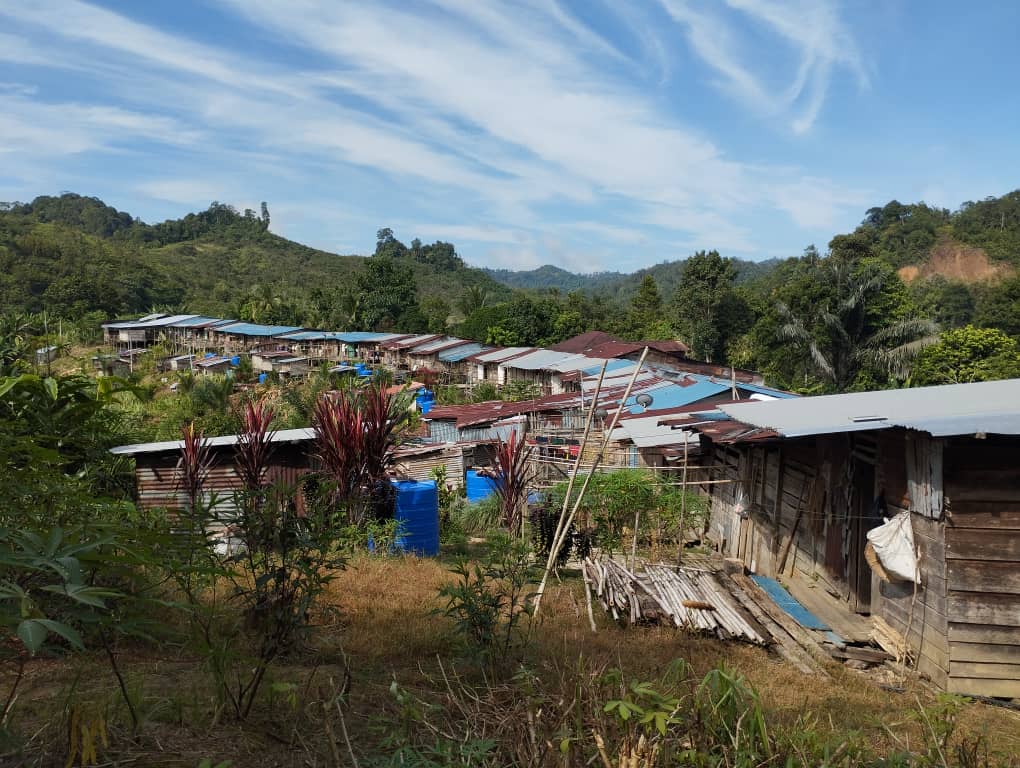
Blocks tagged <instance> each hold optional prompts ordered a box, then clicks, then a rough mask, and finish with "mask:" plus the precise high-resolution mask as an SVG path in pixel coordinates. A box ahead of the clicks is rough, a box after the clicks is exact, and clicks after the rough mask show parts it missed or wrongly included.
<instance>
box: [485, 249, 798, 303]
mask: <svg viewBox="0 0 1020 768" xmlns="http://www.w3.org/2000/svg"><path fill="white" fill-rule="evenodd" d="M686 261H687V260H686V259H678V260H676V261H664V262H662V263H660V264H655V265H653V266H651V267H644V268H642V269H639V270H636V271H634V272H630V273H626V272H593V273H590V274H580V273H576V272H569V271H567V270H565V269H563V268H561V267H557V266H554V265H552V264H545V265H543V266H541V267H537V268H535V269H527V270H511V269H484V270H483V271H484V272H485V273H486V274H487V275H488V276H489V277H491V278H492V279H493V280H495V281H497V282H499V283H502V284H503V285H505V286H508V287H510V288H514V289H518V290H549V289H556V290H559V291H562V292H569V291H584V292H585V293H593V294H594V293H597V294H602V295H606V296H611V297H615V298H620V299H627V298H629V297H630V296H631V295H632V294H633V293H634V291H636V290H637V288H638V286H639V285H640V284H641V280H642V278H643V277H644V276H645V275H651V276H652V277H653V278H654V279H655V282H656V284H657V285H658V286H659V290H660V291H661V292H662V293H663V295H665V296H670V295H672V293H673V291H674V290H675V288H676V285H677V283H679V282H680V277H681V274H682V273H683V267H684V264H685V263H686ZM778 263H779V260H778V259H768V260H766V261H749V260H745V259H737V260H736V264H737V283H738V284H740V283H745V282H750V281H751V280H755V279H757V278H759V277H762V276H764V275H766V274H768V272H769V271H770V270H771V269H772V268H773V267H774V266H775V265H776V264H778Z"/></svg>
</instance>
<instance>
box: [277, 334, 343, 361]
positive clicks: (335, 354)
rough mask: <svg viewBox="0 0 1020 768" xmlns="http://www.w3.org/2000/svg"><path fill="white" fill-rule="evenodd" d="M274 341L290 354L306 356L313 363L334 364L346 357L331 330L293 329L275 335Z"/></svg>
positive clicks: (338, 340) (336, 335) (339, 341)
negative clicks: (289, 331)
mask: <svg viewBox="0 0 1020 768" xmlns="http://www.w3.org/2000/svg"><path fill="white" fill-rule="evenodd" d="M274 341H275V342H276V343H277V344H278V345H279V346H282V347H285V348H286V349H287V350H288V351H289V352H290V353H291V355H301V356H303V357H306V358H308V360H309V362H310V363H312V364H313V365H314V364H315V363H319V362H325V363H333V364H336V363H338V362H340V360H342V359H344V357H346V355H345V349H344V344H343V342H342V341H341V340H340V339H339V338H338V334H336V333H333V332H332V331H293V332H291V333H285V334H283V335H281V336H277V337H276V338H275V339H274Z"/></svg>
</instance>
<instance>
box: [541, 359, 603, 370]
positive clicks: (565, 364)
mask: <svg viewBox="0 0 1020 768" xmlns="http://www.w3.org/2000/svg"><path fill="white" fill-rule="evenodd" d="M604 362H605V359H604V358H600V357H588V356H587V355H571V356H570V357H567V358H564V359H563V360H558V361H556V362H555V363H550V364H549V365H547V366H546V368H548V369H549V370H550V371H556V372H557V373H568V372H570V371H581V370H584V369H585V368H591V367H593V366H598V367H599V368H600V369H601V368H602V363H604Z"/></svg>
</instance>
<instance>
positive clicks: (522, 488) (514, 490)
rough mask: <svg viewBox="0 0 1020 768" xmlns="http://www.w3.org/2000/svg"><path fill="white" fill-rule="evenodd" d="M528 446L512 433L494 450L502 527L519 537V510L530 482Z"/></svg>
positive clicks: (529, 451)
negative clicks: (504, 526)
mask: <svg viewBox="0 0 1020 768" xmlns="http://www.w3.org/2000/svg"><path fill="white" fill-rule="evenodd" d="M531 450H532V449H531V446H529V445H528V443H527V440H526V439H525V437H524V433H523V432H517V431H513V432H511V433H510V437H509V438H508V439H507V440H503V439H500V441H499V444H498V445H497V446H496V461H495V470H496V472H498V473H499V475H498V477H497V478H496V489H495V492H496V495H497V496H498V497H499V502H500V508H501V510H502V513H503V523H504V525H506V527H507V530H509V531H510V533H511V534H512V535H514V536H518V535H520V533H521V522H522V521H523V514H522V510H523V508H524V505H525V503H526V501H527V498H528V485H529V484H530V483H531V480H532V470H531V464H530V460H531Z"/></svg>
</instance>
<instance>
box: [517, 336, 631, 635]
mask: <svg viewBox="0 0 1020 768" xmlns="http://www.w3.org/2000/svg"><path fill="white" fill-rule="evenodd" d="M647 356H648V347H645V348H644V350H643V351H642V352H641V358H640V359H639V360H638V363H637V365H636V366H635V367H634V373H632V374H631V377H630V381H628V382H627V389H626V390H625V391H624V393H623V397H621V398H620V404H619V406H618V407H617V409H616V412H615V413H614V414H613V420H612V422H611V423H610V425H609V429H608V430H606V432H605V435H604V436H603V438H602V444H601V445H600V446H599V451H598V453H597V454H595V458H594V459H592V462H591V469H589V470H588V474H587V475H586V476H585V478H584V483H582V484H581V490H580V492H579V493H578V494H577V500H576V501H575V502H574V507H573V509H571V511H570V515H569V516H568V517H567V518H566V519H565V520H564V517H563V516H564V514H565V513H566V510H567V506H568V502H569V500H570V496H567V497H566V498H564V500H563V509H562V511H561V512H560V523H561V525H558V526H557V529H558V530H559V531H560V536H559V540H557V539H556V538H554V539H553V547H552V549H551V550H550V552H549V560H548V561H547V562H546V566H545V572H544V573H543V574H542V581H541V582H540V583H539V585H538V591H537V592H536V594H535V614H534V615H535V616H538V611H539V608H540V607H541V605H542V595H544V594H545V585H546V583H547V582H548V581H549V573H550V572H551V571H552V568H553V566H554V565H555V563H556V558H555V554H556V552H558V551H559V549H560V547H561V546H563V539H564V538H565V537H566V532H567V531H568V530H570V524H571V523H573V522H574V518H575V517H576V516H577V510H578V509H580V507H581V501H582V500H583V499H584V494H585V492H586V491H587V490H588V485H589V483H591V478H592V475H594V474H595V471H596V470H597V469H598V467H599V464H600V463H601V461H602V458H603V456H604V455H605V452H606V447H607V446H608V445H609V438H610V435H612V434H613V430H614V429H616V423H617V422H618V421H619V420H620V413H621V412H622V411H623V407H624V404H625V403H626V402H627V398H628V397H630V392H631V390H632V389H633V388H634V382H635V381H637V377H638V373H640V372H641V368H642V366H644V363H645V358H646V357H647ZM608 364H609V363H608V361H607V362H606V363H605V364H603V366H602V374H603V375H604V374H605V370H606V366H607V365H608ZM601 386H602V375H600V376H599V389H600V390H601ZM597 402H598V397H597V396H596V398H595V399H594V400H592V409H591V411H590V413H589V421H590V420H591V418H592V417H593V416H594V415H595V403H597ZM587 437H588V434H587V431H586V433H585V439H584V441H583V442H584V443H587ZM583 455H584V445H582V446H581V448H580V449H579V450H578V453H577V464H578V466H580V463H581V457H582V456H583ZM574 474H575V475H576V474H577V472H576V470H575V472H574Z"/></svg>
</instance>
